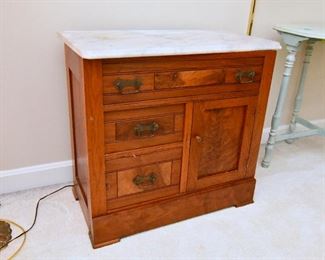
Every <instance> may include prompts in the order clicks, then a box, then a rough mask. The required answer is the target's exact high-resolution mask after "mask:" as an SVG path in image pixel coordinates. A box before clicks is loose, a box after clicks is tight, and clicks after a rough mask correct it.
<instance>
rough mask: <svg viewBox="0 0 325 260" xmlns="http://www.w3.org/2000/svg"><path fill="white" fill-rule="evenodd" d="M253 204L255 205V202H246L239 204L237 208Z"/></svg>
mask: <svg viewBox="0 0 325 260" xmlns="http://www.w3.org/2000/svg"><path fill="white" fill-rule="evenodd" d="M252 203H254V200H249V201H245V202H238V203H237V204H235V207H236V208H239V207H243V206H246V205H248V204H252Z"/></svg>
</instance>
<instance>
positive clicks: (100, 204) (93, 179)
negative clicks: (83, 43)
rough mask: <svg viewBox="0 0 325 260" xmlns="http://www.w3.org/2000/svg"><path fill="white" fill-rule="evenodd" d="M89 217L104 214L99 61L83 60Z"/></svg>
mask: <svg viewBox="0 0 325 260" xmlns="http://www.w3.org/2000/svg"><path fill="white" fill-rule="evenodd" d="M83 75H84V87H85V97H86V98H85V104H86V106H85V108H86V116H85V118H86V126H87V147H88V165H89V185H90V191H91V194H90V199H89V200H88V201H89V202H90V205H88V207H90V208H91V216H92V217H95V216H100V215H103V214H105V213H106V184H105V157H104V154H105V146H104V143H105V140H104V106H103V80H102V61H101V60H85V59H84V60H83Z"/></svg>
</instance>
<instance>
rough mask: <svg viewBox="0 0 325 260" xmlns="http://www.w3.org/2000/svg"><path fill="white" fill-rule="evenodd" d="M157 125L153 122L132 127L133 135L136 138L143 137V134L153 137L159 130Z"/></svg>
mask: <svg viewBox="0 0 325 260" xmlns="http://www.w3.org/2000/svg"><path fill="white" fill-rule="evenodd" d="M159 127H160V126H159V124H158V123H157V122H155V121H153V122H151V123H149V124H137V125H136V126H135V127H134V134H135V135H136V136H143V134H144V133H146V132H148V133H149V134H150V135H154V134H155V132H157V131H158V130H159Z"/></svg>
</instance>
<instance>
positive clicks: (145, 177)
mask: <svg viewBox="0 0 325 260" xmlns="http://www.w3.org/2000/svg"><path fill="white" fill-rule="evenodd" d="M181 145H182V144H181V143H174V144H170V145H162V146H157V147H150V148H145V149H141V150H140V149H139V150H132V151H129V152H120V153H116V154H112V155H107V156H106V190H107V199H108V200H109V202H108V205H109V208H115V207H122V206H125V205H127V204H133V203H135V202H140V201H147V200H152V199H156V198H159V197H164V196H168V195H170V194H175V193H178V192H179V182H180V171H181V156H182V147H181Z"/></svg>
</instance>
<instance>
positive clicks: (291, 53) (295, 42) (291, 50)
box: [262, 33, 307, 168]
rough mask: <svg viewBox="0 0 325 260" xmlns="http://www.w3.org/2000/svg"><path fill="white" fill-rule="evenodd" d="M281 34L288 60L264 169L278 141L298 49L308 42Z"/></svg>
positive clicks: (264, 160) (273, 118)
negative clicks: (301, 44) (304, 42)
mask: <svg viewBox="0 0 325 260" xmlns="http://www.w3.org/2000/svg"><path fill="white" fill-rule="evenodd" d="M280 34H281V36H282V38H283V40H284V42H285V44H286V48H287V50H288V55H287V58H286V63H285V69H284V73H283V77H282V81H281V86H280V93H279V96H278V100H277V104H276V108H275V112H274V115H273V117H272V123H271V131H270V134H269V139H268V141H267V144H266V147H265V155H264V159H263V161H262V167H265V168H267V167H269V166H270V162H271V156H272V151H273V148H274V144H275V141H276V135H277V130H278V128H279V125H280V121H281V116H282V111H283V107H284V103H285V98H286V96H287V92H288V86H289V80H290V76H291V72H292V68H293V66H294V63H295V60H296V53H297V49H298V47H299V45H300V43H301V42H302V41H304V40H307V39H306V38H304V37H300V36H295V35H291V34H287V33H280Z"/></svg>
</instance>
